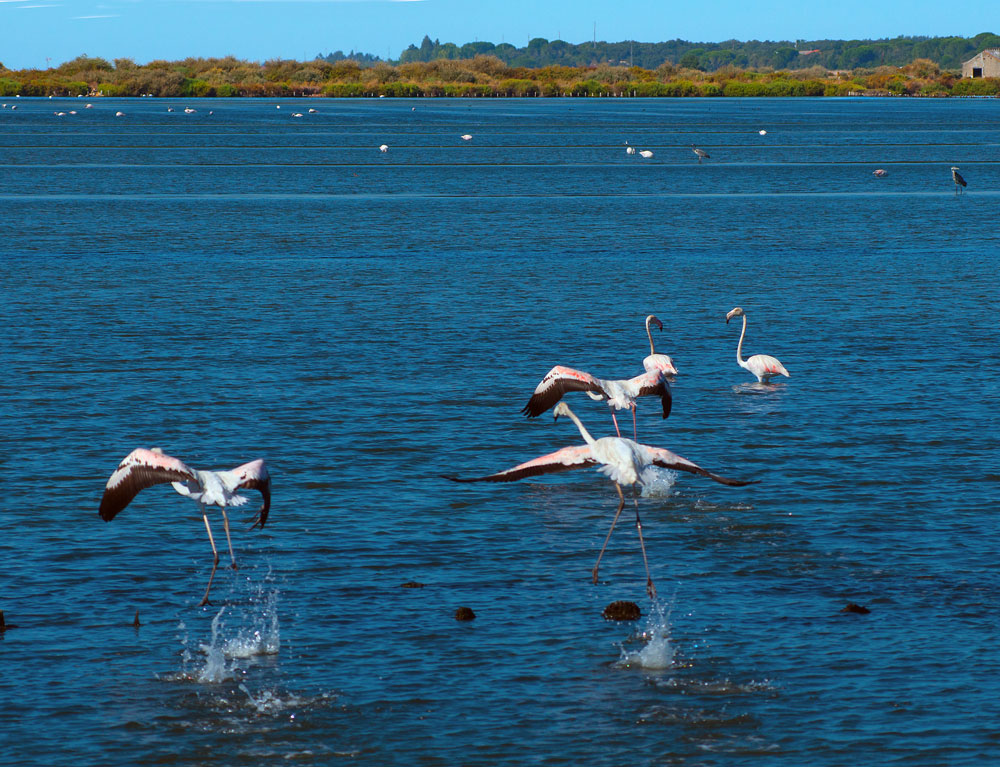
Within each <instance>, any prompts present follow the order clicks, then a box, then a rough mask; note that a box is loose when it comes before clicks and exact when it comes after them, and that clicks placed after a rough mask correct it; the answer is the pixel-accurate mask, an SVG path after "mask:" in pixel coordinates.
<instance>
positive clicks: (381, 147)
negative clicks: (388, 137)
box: [378, 144, 389, 154]
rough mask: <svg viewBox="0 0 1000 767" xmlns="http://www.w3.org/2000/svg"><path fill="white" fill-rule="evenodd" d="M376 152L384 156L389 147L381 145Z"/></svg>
mask: <svg viewBox="0 0 1000 767" xmlns="http://www.w3.org/2000/svg"><path fill="white" fill-rule="evenodd" d="M378 151H380V152H382V154H385V153H386V152H388V151H389V145H388V144H382V146H380V147H379V148H378Z"/></svg>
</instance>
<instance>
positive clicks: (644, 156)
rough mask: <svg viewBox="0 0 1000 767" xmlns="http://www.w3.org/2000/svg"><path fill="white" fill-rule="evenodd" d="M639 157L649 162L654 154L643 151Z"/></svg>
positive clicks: (646, 150)
mask: <svg viewBox="0 0 1000 767" xmlns="http://www.w3.org/2000/svg"><path fill="white" fill-rule="evenodd" d="M639 156H640V157H642V158H644V159H646V160H648V159H649V158H650V157H652V156H653V153H652V152H651V151H650V150H648V149H643V150H642V151H641V152H639Z"/></svg>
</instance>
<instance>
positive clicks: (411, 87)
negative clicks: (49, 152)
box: [0, 54, 1000, 98]
mask: <svg viewBox="0 0 1000 767" xmlns="http://www.w3.org/2000/svg"><path fill="white" fill-rule="evenodd" d="M0 96H4V97H10V96H89V97H99V96H160V97H172V98H183V97H199V98H204V97H255V96H256V97H296V96H316V97H334V98H336V97H355V98H356V97H380V96H381V97H405V98H414V97H482V98H496V97H539V96H543V97H665V96H666V97H679V96H681V97H740V96H742V97H746V96H771V97H774V96H924V97H949V96H953V97H954V96H965V97H971V96H978V97H997V96H1000V78H976V79H970V78H965V79H963V78H962V77H961V75H960V74H959V73H957V72H955V71H952V70H947V69H942V68H941V67H940V66H939V65H938V64H937V63H935V62H934V61H931V60H930V59H916V60H914V61H911V62H910V63H908V64H905V65H903V66H892V65H881V66H876V67H859V68H855V69H851V70H831V69H827V68H825V67H822V66H818V65H817V66H811V67H807V68H801V69H773V68H771V67H763V68H758V69H739V68H737V67H735V66H732V65H725V66H721V67H719V68H717V69H715V70H714V71H705V70H704V69H700V68H694V67H688V66H679V65H675V64H672V63H670V62H669V61H668V62H664V63H662V64H660V65H659V66H657V67H656V68H655V69H647V68H643V67H639V66H628V65H626V64H621V63H620V64H617V65H613V64H591V65H588V66H562V65H548V66H541V67H524V66H511V65H508V64H507V63H505V62H504V61H503V60H501V59H500V58H498V57H497V56H494V55H487V54H478V55H476V56H474V57H472V58H469V59H444V58H442V59H437V60H433V61H426V62H424V61H412V62H403V63H397V64H390V63H387V62H384V61H377V62H375V63H374V64H373V65H370V66H367V65H362V64H361V63H359V62H358V61H355V60H353V59H341V60H337V61H334V62H331V61H328V60H326V59H323V58H317V59H315V60H312V61H294V60H288V59H275V60H270V61H266V62H264V63H262V64H261V63H257V62H248V61H242V60H239V59H237V58H235V57H232V56H227V57H225V58H187V59H184V60H181V61H161V60H157V61H151V62H150V63H148V64H142V65H140V64H136V63H135V62H133V61H132V60H131V59H115V60H114V61H108V60H106V59H102V58H96V57H88V56H85V55H84V56H78V57H77V58H75V59H73V60H71V61H68V62H66V63H64V64H61V65H60V66H58V67H53V68H51V69H24V70H9V69H6V68H4V67H3V65H2V64H0Z"/></svg>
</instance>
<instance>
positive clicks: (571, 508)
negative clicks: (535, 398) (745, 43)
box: [0, 99, 1000, 767]
mask: <svg viewBox="0 0 1000 767" xmlns="http://www.w3.org/2000/svg"><path fill="white" fill-rule="evenodd" d="M84 102H85V100H83V99H72V100H69V99H65V100H59V99H51V100H50V99H44V100H42V99H38V100H34V99H17V100H16V102H15V101H14V100H10V99H9V100H8V103H7V105H6V106H5V107H4V108H3V109H0V168H2V171H0V172H2V178H3V181H4V183H3V186H2V188H0V207H2V210H3V218H4V225H3V237H2V241H0V290H2V300H0V323H2V328H3V342H2V344H0V349H2V362H3V368H2V369H3V375H2V376H0V423H2V431H0V433H2V436H0V470H2V480H3V484H2V487H3V501H2V519H0V530H2V535H0V588H2V591H0V609H2V610H3V611H4V617H5V618H6V621H7V624H8V625H13V627H12V628H9V629H8V630H7V631H6V632H4V633H2V634H0V701H2V705H0V741H2V742H3V748H2V749H0V762H2V763H3V764H12V765H13V764H18V765H36V764H37V765H41V764H69V763H72V764H74V765H76V766H77V767H84V766H88V765H106V764H110V763H117V764H163V765H168V764H204V763H208V762H212V763H215V764H231V765H239V764H253V765H265V764H289V763H294V764H321V765H326V764H343V763H358V764H370V765H456V764H463V765H525V764H538V765H608V766H609V767H611V766H618V765H626V764H627V765H692V766H693V765H750V764H753V765H760V764H775V765H804V764H809V765H830V766H831V767H832V766H834V765H843V764H848V763H857V764H876V763H878V764H906V765H941V764H949V765H966V764H967V765H982V764H984V763H990V762H993V761H997V760H1000V704H998V698H1000V681H998V679H1000V622H998V618H997V615H998V610H997V608H998V603H1000V561H998V548H1000V518H998V514H997V500H998V497H1000V466H998V457H997V456H998V453H997V450H996V433H997V426H998V420H1000V419H998V397H1000V387H998V373H997V370H998V367H1000V364H998V363H1000V352H998V332H997V327H998V320H997V316H996V313H995V311H994V308H995V304H996V301H997V297H998V294H997V274H998V266H1000V263H998V236H997V212H998V209H1000V194H998V190H1000V101H996V100H903V99H897V100H887V99H867V100H866V99H859V100H845V99H838V100H832V99H830V100H811V99H788V100H767V99H752V100H739V99H736V100H731V99H725V100H722V99H719V100H708V99H690V100H670V99H664V100H654V99H638V100H629V99H560V100H545V99H525V100H513V99H511V100H507V99H497V100H430V99H419V100H413V101H407V100H392V99H378V100H342V101H334V100H330V101H327V100H299V101H296V100H280V101H273V100H232V101H229V100H205V101H194V102H182V101H176V102H172V101H170V100H167V99H141V100H112V99H94V100H93V101H92V107H90V108H86V107H85V103H84ZM15 103H16V106H17V109H16V110H13V109H11V106H12V105H14V104H15ZM185 107H188V108H192V109H194V110H195V111H194V112H190V113H185V112H184V108H185ZM311 109H315V110H316V111H315V112H312V111H310V110H311ZM168 110H173V111H168ZM56 112H64V113H65V114H63V115H57V114H56ZM71 112H75V113H76V114H71ZM116 112H122V113H123V114H122V115H121V116H116ZM296 114H298V115H301V116H300V117H296V116H294V115H296ZM761 130H764V131H766V133H765V134H764V135H761V133H760V131H761ZM463 134H471V136H472V139H471V140H468V141H465V140H462V139H461V138H460V136H461V135H463ZM626 142H627V143H628V145H631V146H634V147H636V148H638V149H648V150H651V151H652V152H653V157H651V158H649V159H643V158H641V157H640V156H638V155H628V154H626ZM382 144H385V145H387V146H388V151H386V152H380V151H379V149H378V147H379V146H380V145H382ZM691 145H697V146H699V147H701V148H703V149H705V150H706V151H707V152H708V153H709V155H710V157H709V159H706V160H704V161H702V162H701V163H699V162H698V160H697V158H696V156H695V155H694V153H693V152H692V151H691ZM951 166H958V167H960V168H961V171H960V172H961V173H962V174H963V175H964V177H965V178H966V179H967V180H968V184H969V185H968V188H967V190H966V191H965V193H964V194H961V195H959V194H956V193H955V190H954V186H953V184H952V181H951V172H950V170H949V168H950V167H951ZM877 168H883V169H885V170H887V171H888V175H887V176H886V177H884V178H876V177H875V176H873V175H872V172H873V171H874V170H875V169H877ZM735 306H742V307H743V308H744V309H745V310H746V312H747V317H748V329H747V335H746V340H745V342H744V354H745V355H750V354H756V353H766V354H772V355H775V356H777V357H778V358H779V359H780V360H781V361H782V362H783V363H784V365H785V366H786V367H787V369H788V370H789V371H790V373H791V377H790V378H787V379H785V378H781V379H780V380H778V381H777V382H775V383H773V384H771V385H768V386H762V385H759V384H757V383H756V381H755V380H754V378H753V377H752V376H751V375H750V374H749V373H747V372H746V371H745V370H742V369H741V368H740V367H739V366H738V365H737V363H736V359H735V351H736V344H737V341H738V338H739V333H740V326H739V324H738V323H737V322H731V323H729V324H728V325H727V324H726V322H725V316H726V313H727V312H728V311H729V310H730V309H732V308H733V307H735ZM650 313H653V314H656V315H657V316H658V317H659V318H660V319H661V320H662V321H663V324H664V328H663V331H662V332H657V331H654V334H655V338H654V340H655V341H656V344H657V351H659V352H665V353H667V354H670V355H671V356H672V357H673V359H674V361H675V363H676V365H677V367H678V370H679V374H678V376H677V378H676V381H675V383H674V386H673V397H674V407H673V413H672V414H671V416H670V418H669V419H668V420H666V421H664V420H662V419H661V418H660V417H659V412H658V403H656V402H655V400H654V401H649V400H647V399H642V400H640V401H639V406H638V412H637V421H638V423H637V428H638V435H639V440H640V441H641V442H644V443H648V444H652V445H657V446H662V447H667V448H670V449H671V450H673V451H675V452H676V453H679V454H680V455H682V456H684V457H686V458H688V459H690V460H693V461H695V462H697V463H699V464H701V465H702V466H704V467H706V468H708V469H710V470H713V471H716V472H719V473H721V474H725V475H727V476H732V477H737V478H742V479H752V480H759V484H754V485H751V486H748V487H745V488H731V487H725V486H722V485H719V484H716V483H713V482H711V481H709V480H707V479H705V478H702V477H698V476H694V475H690V474H682V475H677V474H674V473H672V472H669V471H660V472H659V473H658V475H657V478H656V482H655V483H653V485H652V487H650V488H648V489H647V490H646V491H645V492H644V493H643V496H642V497H641V498H639V499H638V501H637V504H638V505H637V508H638V510H639V512H640V514H641V517H642V523H643V532H644V537H645V542H646V549H647V553H648V556H649V568H650V571H651V574H652V577H653V580H654V581H655V583H656V586H657V589H658V592H659V597H658V599H657V600H656V601H653V600H650V599H649V598H648V597H647V596H646V594H645V573H644V570H643V563H642V558H641V554H640V551H639V546H638V538H637V535H636V529H635V525H634V521H635V508H636V507H634V506H633V501H632V499H631V498H630V497H629V498H627V502H628V505H627V506H626V507H625V511H624V513H623V514H622V518H621V520H620V522H619V525H618V528H617V529H616V530H615V532H614V534H613V535H612V537H611V540H610V543H609V546H608V551H607V552H606V554H605V556H604V559H603V561H602V565H601V573H600V582H599V583H598V584H597V585H593V584H592V583H591V581H590V572H591V568H592V567H593V565H594V562H595V560H596V557H597V553H598V551H599V550H600V547H601V544H602V542H603V540H604V536H605V535H606V534H607V531H608V528H609V526H610V523H611V520H612V518H613V515H614V511H615V508H616V506H617V500H618V497H617V494H616V492H615V489H614V486H613V485H612V483H611V482H610V481H608V480H607V479H606V478H605V477H604V476H602V475H601V474H599V473H598V472H596V471H594V470H580V471H576V472H568V473H564V474H559V475H556V476H550V477H537V478H532V479H529V480H526V481H522V482H519V483H514V484H508V485H494V484H468V485H459V484H454V483H450V482H448V481H447V480H445V479H443V478H442V477H441V475H444V474H458V475H461V476H479V475H483V474H488V473H491V472H494V471H499V470H501V469H504V468H508V467H510V466H513V465H515V464H517V463H520V462H522V461H526V460H528V459H530V458H533V457H535V456H539V455H542V454H543V453H548V452H551V451H553V450H556V449H558V448H560V447H563V446H566V445H574V444H580V443H581V438H580V435H579V433H578V432H577V430H576V428H575V427H574V426H573V424H572V423H570V422H569V421H568V420H566V419H560V420H559V421H558V422H556V423H553V420H552V418H551V414H545V415H543V416H542V417H540V418H538V419H534V420H528V419H525V418H524V417H522V416H521V415H520V414H519V410H520V408H521V407H522V406H523V405H524V404H525V402H526V401H527V399H528V397H529V396H530V394H531V392H532V390H533V389H534V387H535V385H536V384H537V383H538V381H539V380H540V379H541V378H542V376H543V375H544V374H545V373H546V371H548V370H549V368H551V367H552V366H553V365H555V364H563V365H570V366H572V367H576V368H579V369H582V370H587V371H590V372H593V373H595V374H597V375H600V376H602V377H607V378H624V377H629V376H632V375H635V374H637V373H639V372H641V360H642V358H643V357H644V356H645V355H646V354H647V353H648V346H649V344H648V342H647V339H646V334H645V329H644V326H643V321H644V319H645V317H646V315H647V314H650ZM566 400H567V402H568V403H569V404H570V405H571V406H572V407H573V408H574V411H575V412H576V413H577V414H578V415H579V416H580V418H581V419H582V420H583V422H584V423H585V424H586V425H587V427H588V428H589V429H590V430H591V431H592V432H593V433H594V434H595V435H596V436H606V435H608V434H611V433H613V428H614V427H613V424H612V422H611V419H610V417H609V414H608V409H607V407H606V406H605V405H603V404H601V403H599V402H593V401H591V400H589V399H588V398H587V397H586V396H584V395H583V394H578V393H573V394H570V395H567V397H566ZM619 420H620V422H621V423H622V425H623V431H624V432H629V433H630V432H631V426H632V424H631V423H629V422H630V421H631V418H630V416H629V415H628V414H627V413H624V414H623V417H622V418H620V419H619ZM140 446H143V447H153V446H159V447H161V448H163V449H164V450H165V451H166V452H168V453H169V454H171V455H174V456H177V457H178V458H181V459H182V460H184V461H185V462H187V463H188V464H189V465H191V466H194V467H196V468H229V467H233V466H236V465H237V464H240V463H243V462H245V461H248V460H251V459H253V458H257V457H263V458H265V459H266V460H267V461H268V464H269V466H270V471H271V474H272V478H273V501H272V509H271V517H270V520H269V522H268V524H267V526H266V527H265V528H264V529H263V531H256V530H254V531H249V530H248V529H247V528H248V527H249V522H250V519H251V517H252V512H247V511H244V510H241V509H236V510H233V511H232V512H231V518H232V519H233V523H234V524H233V546H234V549H235V556H236V560H237V563H238V565H239V570H237V571H235V572H234V571H233V570H231V569H225V566H226V565H228V563H229V557H228V554H227V553H226V552H225V544H224V535H223V533H222V531H221V520H220V518H219V516H220V515H219V514H218V511H217V510H216V511H215V512H212V513H211V514H210V517H211V519H212V520H213V524H214V525H215V528H214V533H215V539H216V542H217V543H219V544H220V547H221V550H222V561H221V566H220V569H219V572H218V574H217V575H216V578H215V585H214V586H213V592H212V596H213V600H212V604H211V605H207V606H205V607H198V606H197V604H198V601H199V599H200V598H201V595H202V593H203V591H204V588H205V584H206V582H207V579H208V575H209V572H210V569H211V561H212V557H211V549H210V547H209V543H208V540H207V536H206V535H205V530H204V525H203V524H202V521H201V518H200V515H199V512H198V508H197V506H196V505H195V504H193V503H191V502H190V501H188V500H186V499H184V498H181V497H180V496H178V495H177V494H176V493H174V492H173V491H172V490H171V489H170V487H169V486H162V487H157V488H152V489H149V490H145V491H143V492H142V493H141V494H140V495H139V496H138V497H137V498H136V499H135V501H133V503H132V505H131V506H129V508H127V509H126V510H125V511H124V512H122V513H121V514H120V515H119V516H118V517H117V518H115V519H114V520H113V521H112V522H110V523H105V522H103V521H101V519H100V518H99V517H98V514H97V507H98V503H99V501H100V497H101V493H102V491H103V488H104V483H105V481H106V480H107V478H108V476H109V475H110V474H111V472H112V471H113V470H114V468H115V466H116V465H117V464H118V462H119V461H120V460H121V459H122V458H123V457H124V456H125V455H126V454H128V453H129V452H130V451H131V450H132V449H133V448H135V447H140ZM251 495H252V494H251ZM251 503H252V504H253V505H252V506H248V507H245V508H246V509H252V508H255V507H256V504H257V499H256V498H252V499H251ZM403 584H411V585H413V584H422V587H409V588H407V587H403ZM615 600H631V601H634V602H636V603H638V604H639V606H640V607H641V609H642V613H643V615H642V617H641V618H640V619H639V620H638V621H636V622H634V623H630V622H613V621H606V620H604V619H603V618H602V610H603V609H604V607H605V606H606V605H607V604H608V603H610V602H612V601H615ZM848 603H855V604H858V605H861V606H863V607H865V608H867V609H868V610H869V611H870V612H869V613H868V614H857V613H852V612H842V610H843V608H844V607H845V606H846V605H847V604H848ZM460 607H469V608H471V609H472V610H473V611H474V613H475V615H476V618H475V619H474V620H472V621H467V622H461V621H457V620H456V619H455V613H456V610H457V609H458V608H460ZM137 611H138V620H139V623H140V624H141V625H139V626H138V627H135V626H134V625H133V622H134V619H135V615H136V612H137Z"/></svg>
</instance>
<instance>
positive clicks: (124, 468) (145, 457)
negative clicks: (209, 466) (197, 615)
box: [99, 447, 271, 607]
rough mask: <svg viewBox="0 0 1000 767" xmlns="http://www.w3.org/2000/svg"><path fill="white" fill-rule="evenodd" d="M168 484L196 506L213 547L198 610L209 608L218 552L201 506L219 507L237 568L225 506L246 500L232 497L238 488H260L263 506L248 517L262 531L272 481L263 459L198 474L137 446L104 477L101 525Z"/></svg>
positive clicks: (204, 511)
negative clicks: (144, 493) (151, 489)
mask: <svg viewBox="0 0 1000 767" xmlns="http://www.w3.org/2000/svg"><path fill="white" fill-rule="evenodd" d="M167 482H169V483H171V485H173V488H174V490H176V491H177V492H178V493H180V494H181V495H184V496H187V497H188V498H191V499H192V500H194V501H197V502H198V506H199V508H200V509H201V516H202V519H204V520H205V529H206V530H207V531H208V542H209V543H210V544H211V545H212V555H213V556H214V557H215V560H214V562H213V563H212V574H211V575H210V576H209V577H208V588H206V589H205V596H204V597H203V598H202V600H201V602H200V603H199V604H198V606H199V607H201V606H202V605H206V604H208V593H209V591H211V589H212V579H213V578H214V577H215V570H216V568H218V566H219V552H218V551H217V550H216V548H215V541H214V540H213V538H212V527H211V526H210V525H209V523H208V514H207V512H206V510H205V507H206V506H213V505H214V506H220V507H221V508H222V524H223V527H224V528H225V531H226V543H227V544H229V558H230V560H231V561H232V567H233V569H234V570H235V569H236V557H234V556H233V543H232V541H231V540H230V538H229V518H228V517H227V516H226V507H227V506H242V505H243V504H244V503H246V502H247V500H248V499H247V497H246V496H243V495H237V491H239V490H242V489H248V490H259V491H260V494H261V495H262V496H263V498H264V505H263V506H261V507H260V509H258V510H257V516H256V517H254V519H253V525H251V527H250V529H251V530H253V528H255V527H260V528H263V527H264V523H265V522H267V513H268V511H269V510H270V508H271V477H270V476H269V475H268V473H267V467H266V466H265V465H264V461H263V460H262V459H259V458H258V459H257V460H256V461H250V462H249V463H244V464H243V465H241V466H237V467H236V468H235V469H230V470H229V471H198V470H196V469H191V468H189V467H188V466H186V465H185V464H184V463H183V462H182V461H180V460H179V459H177V458H174V457H172V456H169V455H166V454H165V453H164V452H163V451H162V450H160V448H158V447H154V448H153V449H152V450H147V449H145V448H142V447H140V448H136V449H135V450H133V451H132V452H131V453H129V454H128V455H127V456H125V458H124V460H122V462H121V463H120V464H118V468H117V469H115V472H114V474H112V475H111V478H110V479H108V483H107V485H106V487H105V488H104V495H103V496H102V497H101V507H100V510H99V511H100V515H101V519H103V520H104V521H105V522H110V521H111V520H112V519H114V518H115V515H116V514H118V512H120V511H122V510H123V509H124V508H125V507H126V506H128V505H129V503H130V502H131V501H132V499H133V498H135V497H136V496H137V495H138V494H139V491H141V490H144V489H145V488H147V487H153V486H154V485H162V484H165V483H167Z"/></svg>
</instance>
